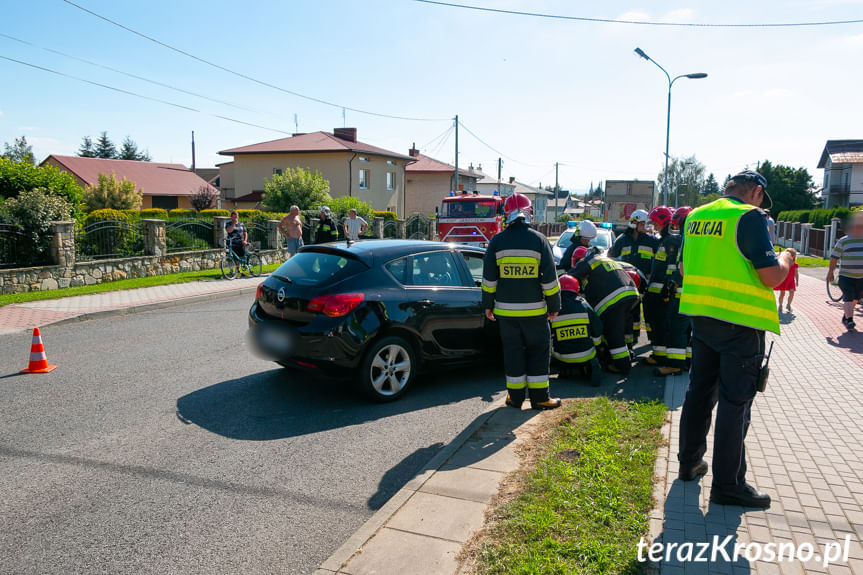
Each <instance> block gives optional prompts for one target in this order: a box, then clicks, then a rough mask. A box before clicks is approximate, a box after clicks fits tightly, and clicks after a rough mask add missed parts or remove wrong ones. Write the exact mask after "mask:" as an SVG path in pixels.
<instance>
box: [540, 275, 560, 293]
mask: <svg viewBox="0 0 863 575" xmlns="http://www.w3.org/2000/svg"><path fill="white" fill-rule="evenodd" d="M559 291H560V284H559V283H557V278H554V281H550V282H548V283H544V284H542V293H544V294H545V295H546V296H552V295H554V294H556V293H557V292H559Z"/></svg>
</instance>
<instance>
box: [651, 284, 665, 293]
mask: <svg viewBox="0 0 863 575" xmlns="http://www.w3.org/2000/svg"><path fill="white" fill-rule="evenodd" d="M664 288H665V284H664V283H662V282H650V283H649V284H648V285H647V291H649V292H650V293H662V290H663V289H664Z"/></svg>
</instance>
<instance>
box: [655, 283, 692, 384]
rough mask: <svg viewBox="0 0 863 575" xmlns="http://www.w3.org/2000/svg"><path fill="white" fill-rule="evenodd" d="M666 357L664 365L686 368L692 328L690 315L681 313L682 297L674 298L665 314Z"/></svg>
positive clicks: (664, 340) (664, 337) (664, 342)
mask: <svg viewBox="0 0 863 575" xmlns="http://www.w3.org/2000/svg"><path fill="white" fill-rule="evenodd" d="M662 334H663V338H662V341H663V345H664V346H665V357H664V358H662V359H663V362H662V364H663V365H667V366H668V367H677V368H680V369H686V363H687V362H686V360H687V357H688V356H689V355H690V354H691V352H689V349H690V348H689V346H690V342H689V340H690V338H691V334H692V329H691V327H690V320H689V317H687V316H685V315H680V299H679V298H674V299H672V300H670V301H669V302H668V312H667V313H666V315H665V322H664V327H663V329H662Z"/></svg>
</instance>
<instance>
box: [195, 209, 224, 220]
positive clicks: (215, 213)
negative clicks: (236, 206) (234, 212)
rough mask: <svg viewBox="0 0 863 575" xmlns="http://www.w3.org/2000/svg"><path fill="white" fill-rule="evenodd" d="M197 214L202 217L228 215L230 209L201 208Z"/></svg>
mask: <svg viewBox="0 0 863 575" xmlns="http://www.w3.org/2000/svg"><path fill="white" fill-rule="evenodd" d="M198 215H199V216H200V217H202V218H212V217H215V216H223V217H228V216H230V215H231V211H230V210H216V209H213V210H201V211H200V212H198Z"/></svg>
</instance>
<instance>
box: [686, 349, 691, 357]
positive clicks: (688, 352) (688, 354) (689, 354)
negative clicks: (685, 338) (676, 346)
mask: <svg viewBox="0 0 863 575" xmlns="http://www.w3.org/2000/svg"><path fill="white" fill-rule="evenodd" d="M686 359H692V348H691V347H687V348H686Z"/></svg>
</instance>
